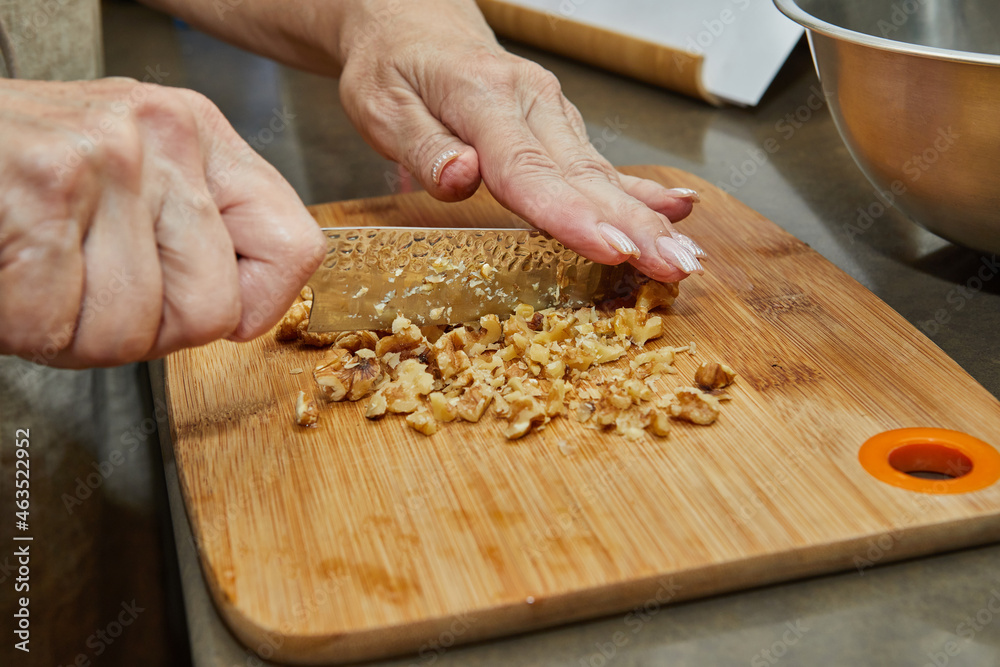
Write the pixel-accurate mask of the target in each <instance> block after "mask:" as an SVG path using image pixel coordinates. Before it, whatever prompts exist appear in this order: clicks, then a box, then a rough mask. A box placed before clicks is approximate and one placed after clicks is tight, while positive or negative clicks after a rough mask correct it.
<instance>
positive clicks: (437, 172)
mask: <svg viewBox="0 0 1000 667" xmlns="http://www.w3.org/2000/svg"><path fill="white" fill-rule="evenodd" d="M459 155H460V153H459V152H458V151H456V150H454V149H452V150H447V151H445V152H444V153H441V155H438V156H437V159H436V160H434V165H433V167H431V179H432V180H433V181H434V185H439V184H440V183H441V172H443V171H444V168H445V167H446V166H448V163H449V162H451V161H452V160H454V159H455V158H457V157H458V156H459Z"/></svg>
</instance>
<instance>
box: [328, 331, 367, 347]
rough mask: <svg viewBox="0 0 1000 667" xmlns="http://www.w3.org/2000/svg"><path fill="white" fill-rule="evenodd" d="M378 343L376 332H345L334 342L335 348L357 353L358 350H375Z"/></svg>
mask: <svg viewBox="0 0 1000 667" xmlns="http://www.w3.org/2000/svg"><path fill="white" fill-rule="evenodd" d="M377 343H378V334H376V333H375V332H374V331H344V332H342V333H340V334H338V336H337V338H336V339H335V340H334V342H333V345H334V347H339V348H341V349H344V350H347V351H349V352H357V351H358V350H374V349H375V345H376V344H377Z"/></svg>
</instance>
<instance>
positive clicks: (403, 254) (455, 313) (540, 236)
mask: <svg viewBox="0 0 1000 667" xmlns="http://www.w3.org/2000/svg"><path fill="white" fill-rule="evenodd" d="M323 232H324V233H325V234H326V238H327V254H326V258H325V259H324V261H323V264H322V266H320V268H319V269H317V271H316V272H315V273H314V274H313V276H312V278H310V279H309V282H308V285H309V287H311V288H312V290H313V305H312V311H311V313H310V316H309V331H313V332H327V331H353V330H359V329H375V330H388V329H391V328H392V321H393V319H395V318H396V316H397V315H399V314H402V315H404V316H406V317H407V319H409V320H410V321H411V322H413V323H414V324H417V325H419V326H425V325H433V324H442V325H443V324H457V323H462V322H474V321H477V320H478V319H479V318H480V317H482V316H483V315H488V314H491V313H493V314H496V315H506V314H509V313H511V312H513V310H514V307H515V306H516V305H517V304H519V303H526V304H530V305H531V306H533V307H534V308H535V309H536V310H541V309H543V308H548V307H553V306H567V307H581V306H586V305H590V304H591V303H593V302H594V301H599V300H604V299H610V298H615V297H618V296H624V295H626V294H629V293H631V292H632V291H633V290H634V288H635V287H636V285H637V284H638V283H639V282H640V281H641V280H643V279H642V278H641V276H640V274H637V273H636V272H635V270H634V269H633V268H632V267H631V266H629V265H626V264H622V265H618V266H605V265H603V264H597V263H595V262H592V261H590V260H588V259H585V258H583V257H581V256H580V255H578V254H576V253H575V252H573V251H572V250H569V249H568V248H566V247H565V246H563V245H562V244H561V243H559V242H558V241H556V240H555V239H553V238H552V237H551V236H548V235H547V234H545V233H543V232H541V231H538V230H536V229H439V228H414V227H359V228H340V227H331V228H326V229H324V230H323Z"/></svg>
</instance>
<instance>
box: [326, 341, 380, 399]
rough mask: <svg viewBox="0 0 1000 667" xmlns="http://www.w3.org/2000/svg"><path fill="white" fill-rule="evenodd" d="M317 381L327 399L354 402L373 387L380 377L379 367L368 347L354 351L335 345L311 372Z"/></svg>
mask: <svg viewBox="0 0 1000 667" xmlns="http://www.w3.org/2000/svg"><path fill="white" fill-rule="evenodd" d="M313 377H314V378H315V379H316V384H317V385H319V388H320V389H321V390H322V391H323V397H324V398H326V400H328V401H342V400H344V399H347V400H349V401H357V400H360V399H362V398H364V397H365V396H368V395H369V394H371V393H372V392H373V391H374V390H375V384H376V383H377V382H378V381H379V380H380V379H381V377H382V366H381V364H380V363H379V361H378V359H376V358H375V353H374V352H372V351H371V350H367V349H362V350H358V353H357V354H352V353H351V352H350V351H348V350H345V349H343V348H334V349H333V350H332V352H331V355H330V356H329V357H328V358H327V359H326V360H325V361H323V363H321V364H320V365H319V366H317V367H316V369H315V370H314V371H313Z"/></svg>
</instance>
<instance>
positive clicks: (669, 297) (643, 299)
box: [635, 280, 680, 313]
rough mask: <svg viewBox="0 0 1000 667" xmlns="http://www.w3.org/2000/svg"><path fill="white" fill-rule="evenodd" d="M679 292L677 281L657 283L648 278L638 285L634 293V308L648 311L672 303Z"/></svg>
mask: <svg viewBox="0 0 1000 667" xmlns="http://www.w3.org/2000/svg"><path fill="white" fill-rule="evenodd" d="M679 293H680V289H679V288H678V286H677V283H658V282H656V281H655V280H650V281H649V282H647V283H645V284H643V285H640V286H639V290H638V291H637V292H636V295H635V309H636V310H641V311H644V312H647V313H648V312H649V311H651V310H653V309H654V308H660V307H661V306H670V305H673V303H674V299H676V298H677V295H678V294H679Z"/></svg>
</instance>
